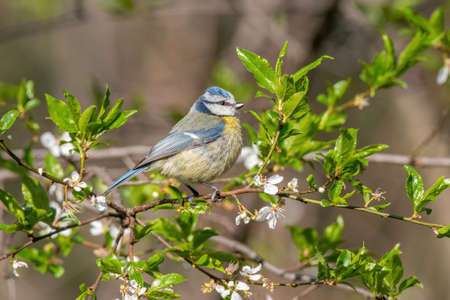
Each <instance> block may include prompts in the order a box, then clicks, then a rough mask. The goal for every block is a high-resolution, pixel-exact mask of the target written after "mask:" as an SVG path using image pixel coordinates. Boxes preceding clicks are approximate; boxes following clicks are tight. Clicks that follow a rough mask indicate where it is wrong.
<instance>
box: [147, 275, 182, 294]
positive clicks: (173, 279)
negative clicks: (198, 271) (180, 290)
mask: <svg viewBox="0 0 450 300" xmlns="http://www.w3.org/2000/svg"><path fill="white" fill-rule="evenodd" d="M185 280H186V279H184V277H183V276H182V275H181V274H177V273H169V274H164V275H162V276H160V277H158V278H156V279H155V280H153V282H152V285H151V287H150V288H151V289H152V290H162V289H165V288H170V287H172V286H173V285H174V284H178V283H181V282H183V281H185Z"/></svg>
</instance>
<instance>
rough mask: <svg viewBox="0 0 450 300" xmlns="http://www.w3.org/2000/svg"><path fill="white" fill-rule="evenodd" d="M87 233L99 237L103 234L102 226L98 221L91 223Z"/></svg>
mask: <svg viewBox="0 0 450 300" xmlns="http://www.w3.org/2000/svg"><path fill="white" fill-rule="evenodd" d="M89 232H90V233H91V234H92V235H93V236H96V235H101V234H103V224H102V222H100V221H94V222H92V223H91V228H90V229H89Z"/></svg>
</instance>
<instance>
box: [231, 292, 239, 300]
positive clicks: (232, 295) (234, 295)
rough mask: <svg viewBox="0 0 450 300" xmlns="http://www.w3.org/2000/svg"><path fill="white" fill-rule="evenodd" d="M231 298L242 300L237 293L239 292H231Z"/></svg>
mask: <svg viewBox="0 0 450 300" xmlns="http://www.w3.org/2000/svg"><path fill="white" fill-rule="evenodd" d="M231 300H242V297H241V295H239V293H237V292H233V293H232V294H231Z"/></svg>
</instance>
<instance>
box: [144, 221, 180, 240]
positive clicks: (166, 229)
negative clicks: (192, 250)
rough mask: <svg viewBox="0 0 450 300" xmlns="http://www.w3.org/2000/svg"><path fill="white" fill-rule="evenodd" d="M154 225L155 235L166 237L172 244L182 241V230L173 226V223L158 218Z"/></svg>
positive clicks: (153, 222)
mask: <svg viewBox="0 0 450 300" xmlns="http://www.w3.org/2000/svg"><path fill="white" fill-rule="evenodd" d="M151 223H152V230H153V231H154V232H155V233H158V234H160V235H162V236H163V237H165V238H166V239H168V240H170V241H171V242H181V241H182V238H183V236H182V233H181V232H180V230H179V229H178V228H177V226H175V224H173V223H172V222H170V221H168V220H166V219H164V218H158V219H156V220H154V221H152V222H151Z"/></svg>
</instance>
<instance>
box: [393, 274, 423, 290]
mask: <svg viewBox="0 0 450 300" xmlns="http://www.w3.org/2000/svg"><path fill="white" fill-rule="evenodd" d="M413 286H418V287H420V288H423V285H422V283H421V282H420V281H419V279H417V277H416V276H411V277H408V278H406V279H405V280H403V281H402V283H400V286H399V287H398V291H399V293H401V292H403V291H404V290H406V289H407V288H410V287H413Z"/></svg>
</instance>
